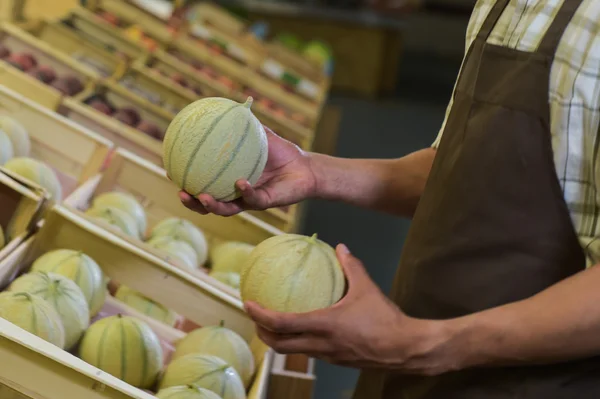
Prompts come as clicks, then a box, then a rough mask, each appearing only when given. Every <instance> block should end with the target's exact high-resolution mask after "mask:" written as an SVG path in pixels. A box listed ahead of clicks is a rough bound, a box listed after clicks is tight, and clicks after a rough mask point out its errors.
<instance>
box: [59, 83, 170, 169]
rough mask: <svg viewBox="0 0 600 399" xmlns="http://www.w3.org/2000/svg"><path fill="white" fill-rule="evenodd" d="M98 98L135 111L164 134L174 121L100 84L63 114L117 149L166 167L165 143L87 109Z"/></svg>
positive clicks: (129, 95) (70, 102)
mask: <svg viewBox="0 0 600 399" xmlns="http://www.w3.org/2000/svg"><path fill="white" fill-rule="evenodd" d="M96 95H101V96H104V97H105V98H106V99H107V100H108V101H109V102H111V103H112V104H114V105H115V106H116V107H123V106H133V107H135V108H136V109H137V110H138V111H139V113H140V115H141V117H142V119H144V120H148V121H150V122H153V123H155V124H156V125H157V126H158V127H159V128H160V129H161V130H162V131H163V132H165V131H166V130H167V127H168V126H169V123H170V121H171V115H170V113H168V112H166V111H165V110H163V109H161V108H160V107H158V106H155V105H154V104H151V103H149V102H148V101H144V100H143V99H142V98H141V97H138V96H136V95H135V94H133V93H130V92H129V91H128V90H127V89H126V88H124V87H121V86H119V85H117V84H115V83H114V82H110V81H105V82H102V83H99V84H97V85H96V86H95V87H93V88H90V90H88V91H86V92H85V93H82V94H81V95H80V96H78V97H77V98H72V99H71V98H68V99H65V100H64V101H63V102H62V104H61V106H60V111H59V112H60V113H61V114H63V115H65V116H66V117H67V118H69V119H71V120H73V121H75V122H77V123H79V124H81V125H83V126H85V127H87V128H89V129H91V130H93V131H95V132H97V133H98V134H100V135H102V136H104V137H105V138H107V139H109V140H111V141H112V142H113V143H115V145H116V146H118V147H121V148H125V149H127V150H129V151H131V152H133V153H135V154H137V155H139V156H141V157H143V158H145V159H147V160H149V161H150V162H152V163H154V164H156V165H162V142H161V141H160V140H158V139H156V138H153V137H150V136H147V135H146V134H144V133H142V132H141V131H139V130H137V129H135V128H134V127H131V126H128V125H125V124H124V123H121V122H120V121H118V120H117V119H114V118H113V117H111V116H109V115H106V114H103V113H102V112H99V111H97V110H96V109H94V108H92V107H91V106H89V105H87V103H86V101H87V100H89V99H91V98H93V96H96ZM159 110H160V111H159Z"/></svg>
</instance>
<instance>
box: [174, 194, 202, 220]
mask: <svg viewBox="0 0 600 399" xmlns="http://www.w3.org/2000/svg"><path fill="white" fill-rule="evenodd" d="M179 199H180V200H181V203H182V204H183V205H184V206H185V207H186V208H188V209H189V210H191V211H194V212H198V213H200V214H202V215H206V214H207V213H208V211H207V210H206V208H204V206H203V205H202V204H201V203H200V202H199V201H198V200H196V199H195V198H194V197H192V196H191V195H189V194H188V193H186V192H183V191H180V192H179Z"/></svg>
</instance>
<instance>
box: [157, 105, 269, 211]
mask: <svg viewBox="0 0 600 399" xmlns="http://www.w3.org/2000/svg"><path fill="white" fill-rule="evenodd" d="M251 105H252V98H251V97H249V98H248V101H246V103H244V104H241V103H237V102H235V101H232V100H229V99H226V98H218V97H209V98H204V99H201V100H198V101H195V102H193V103H191V104H189V105H188V106H186V107H185V108H184V109H183V110H182V111H181V112H180V113H179V114H177V116H176V117H175V118H174V119H173V120H172V121H171V124H170V125H169V128H168V129H167V133H166V135H165V139H164V142H163V163H164V165H165V169H166V170H167V173H168V175H169V177H170V178H171V180H172V181H173V182H174V183H175V184H177V185H178V186H179V187H180V188H181V189H182V190H184V191H186V192H188V193H190V194H191V195H194V196H197V195H198V194H201V193H207V194H210V195H212V196H213V197H214V198H215V199H217V200H219V201H231V200H233V199H235V198H238V197H239V196H240V195H239V193H238V191H237V190H236V188H235V182H236V181H237V180H239V179H246V180H248V181H250V183H251V184H254V183H256V181H257V180H258V178H259V177H260V175H261V174H262V172H263V170H264V167H265V164H266V162H267V147H268V145H267V135H266V133H265V130H264V127H263V126H262V124H261V123H260V121H259V120H258V119H257V118H256V117H255V116H254V114H253V113H252V111H251V110H250V107H251Z"/></svg>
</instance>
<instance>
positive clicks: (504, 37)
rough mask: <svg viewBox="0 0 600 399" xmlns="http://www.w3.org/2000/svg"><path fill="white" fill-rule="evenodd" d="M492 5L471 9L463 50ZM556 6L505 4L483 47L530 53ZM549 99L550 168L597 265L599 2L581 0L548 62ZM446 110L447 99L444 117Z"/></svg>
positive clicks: (531, 0)
mask: <svg viewBox="0 0 600 399" xmlns="http://www.w3.org/2000/svg"><path fill="white" fill-rule="evenodd" d="M494 1H495V0H478V2H477V4H476V5H475V9H474V11H473V14H472V16H471V20H470V21H469V26H468V28H467V38H466V48H468V47H469V46H470V44H471V43H472V41H473V40H474V39H475V36H476V35H477V32H478V31H479V29H480V27H481V25H482V23H483V21H484V19H485V17H486V16H487V14H488V12H489V11H490V9H491V8H492V5H493V4H494ZM561 5H562V1H561V0H510V2H509V5H508V6H507V7H506V9H505V10H504V13H503V14H502V16H501V17H500V19H499V20H498V22H497V24H496V26H495V27H494V30H493V31H492V33H491V34H490V37H489V39H488V43H490V44H495V45H501V46H506V47H509V48H513V49H517V50H521V51H534V50H535V49H536V48H537V46H538V45H539V43H540V41H541V39H542V37H543V36H544V34H545V32H546V30H547V29H548V27H549V25H550V23H551V21H552V19H553V18H554V16H555V15H556V12H557V11H558V9H559V8H560V6H561ZM549 97H550V124H551V132H552V149H553V152H554V164H555V167H556V172H557V175H558V179H559V181H560V185H561V187H562V189H563V193H564V197H565V201H566V203H567V206H568V207H569V211H570V214H571V220H572V221H573V226H574V227H575V231H576V232H577V234H578V236H579V239H580V242H581V245H582V247H583V248H584V250H585V253H586V256H587V259H588V266H590V265H592V264H596V263H600V218H599V216H600V193H599V192H598V188H600V158H599V154H598V147H599V144H600V140H599V138H600V137H599V135H600V132H599V122H600V1H598V0H583V3H582V4H581V6H580V7H579V9H578V10H577V13H576V14H575V16H574V17H573V19H572V20H571V22H570V24H569V26H568V27H567V29H566V31H565V33H564V35H563V37H562V39H561V42H560V44H559V47H558V50H557V53H556V55H555V58H554V62H553V64H552V71H551V76H550V92H549ZM451 107H452V100H451V101H450V104H449V105H448V109H447V111H446V118H447V116H448V113H449V111H450V109H451ZM445 124H446V121H444V124H443V125H442V129H441V130H440V133H439V135H438V137H437V139H436V141H435V142H434V144H433V146H434V147H436V148H437V145H438V143H439V141H440V138H441V136H442V131H443V130H444V126H445Z"/></svg>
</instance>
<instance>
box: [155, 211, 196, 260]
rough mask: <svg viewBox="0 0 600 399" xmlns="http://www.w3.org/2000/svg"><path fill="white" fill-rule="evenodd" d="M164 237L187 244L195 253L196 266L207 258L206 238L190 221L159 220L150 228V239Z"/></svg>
mask: <svg viewBox="0 0 600 399" xmlns="http://www.w3.org/2000/svg"><path fill="white" fill-rule="evenodd" d="M165 236H167V237H173V238H175V239H176V240H182V241H185V242H187V243H188V244H190V245H191V246H192V248H194V251H196V256H197V259H198V265H204V263H206V259H207V258H208V243H207V242H206V236H205V235H204V233H203V232H202V230H200V229H199V228H198V227H196V226H195V225H194V224H193V223H191V222H190V221H188V220H185V219H181V218H176V217H171V218H167V219H163V220H161V221H160V222H159V223H157V224H156V225H155V226H154V227H153V228H152V231H151V232H150V239H153V238H155V237H165Z"/></svg>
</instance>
